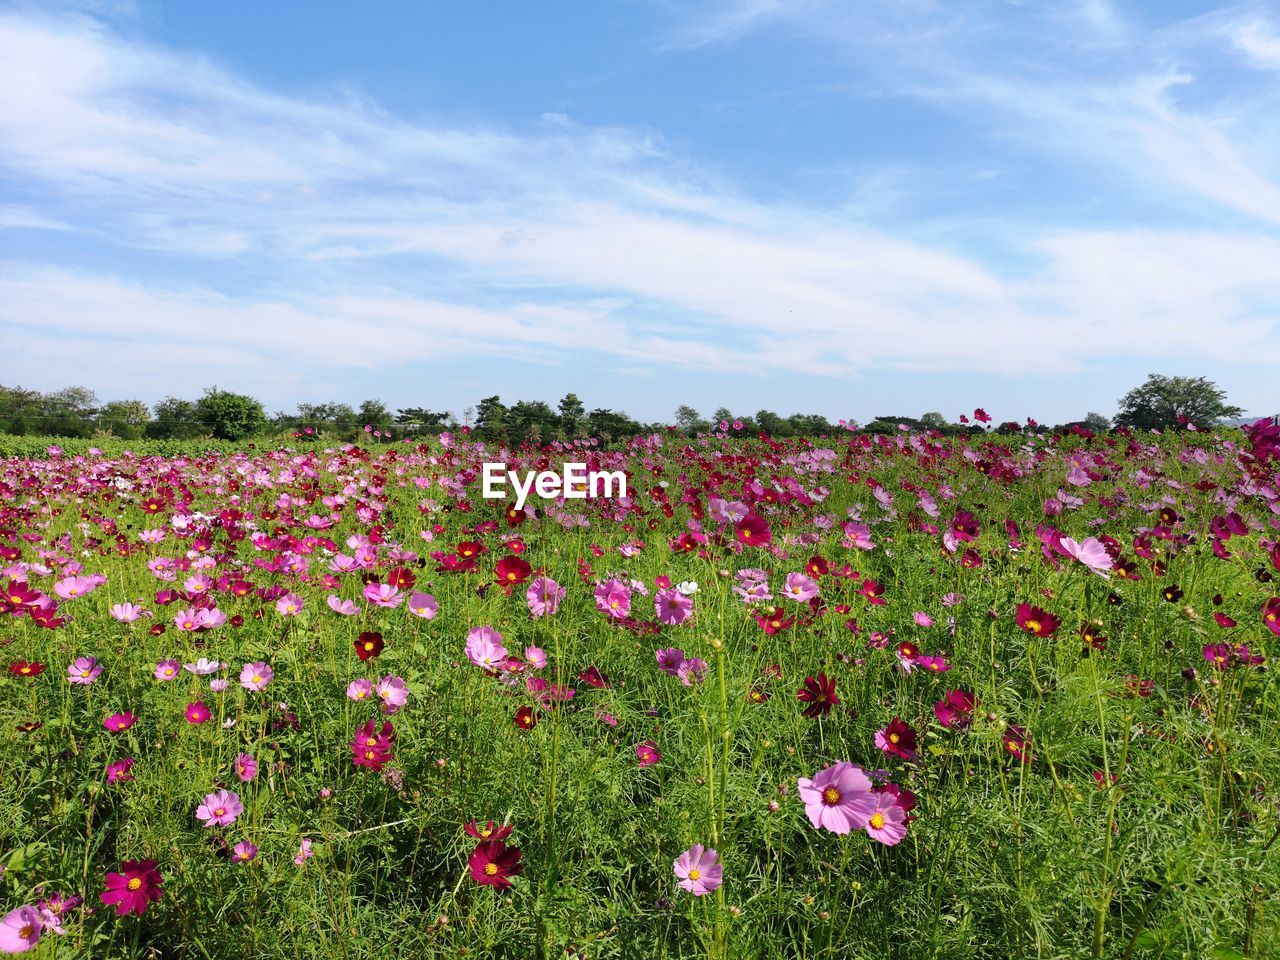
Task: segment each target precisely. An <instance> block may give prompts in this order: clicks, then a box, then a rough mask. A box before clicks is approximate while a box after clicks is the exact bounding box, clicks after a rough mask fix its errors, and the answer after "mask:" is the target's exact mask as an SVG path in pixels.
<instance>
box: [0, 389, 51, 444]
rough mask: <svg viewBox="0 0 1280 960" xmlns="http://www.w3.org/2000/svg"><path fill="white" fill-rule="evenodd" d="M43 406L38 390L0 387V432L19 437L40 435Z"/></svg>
mask: <svg viewBox="0 0 1280 960" xmlns="http://www.w3.org/2000/svg"><path fill="white" fill-rule="evenodd" d="M43 405H44V394H42V393H41V392H40V391H39V390H27V389H24V388H23V387H5V386H0V431H3V432H4V433H12V434H17V435H19V436H21V435H23V434H29V433H41V432H42V430H41V426H40V424H41V422H42V415H43V410H42V408H43Z"/></svg>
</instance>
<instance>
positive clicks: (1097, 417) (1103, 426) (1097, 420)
mask: <svg viewBox="0 0 1280 960" xmlns="http://www.w3.org/2000/svg"><path fill="white" fill-rule="evenodd" d="M1082 423H1083V424H1084V426H1085V428H1086V429H1088V430H1092V431H1093V432H1094V433H1102V432H1103V431H1104V430H1110V429H1111V421H1110V420H1108V419H1107V418H1106V417H1104V416H1103V415H1102V414H1100V413H1094V412H1093V411H1092V410H1090V411H1089V412H1088V413H1086V414H1085V415H1084V420H1083V421H1082Z"/></svg>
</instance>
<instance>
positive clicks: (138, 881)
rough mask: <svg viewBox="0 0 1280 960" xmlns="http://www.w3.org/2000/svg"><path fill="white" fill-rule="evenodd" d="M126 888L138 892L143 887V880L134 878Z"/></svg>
mask: <svg viewBox="0 0 1280 960" xmlns="http://www.w3.org/2000/svg"><path fill="white" fill-rule="evenodd" d="M126 886H127V887H128V888H129V889H130V890H137V889H138V888H139V887H141V886H142V878H141V877H134V878H133V879H132V880H130V881H129V882H128V883H127V884H126Z"/></svg>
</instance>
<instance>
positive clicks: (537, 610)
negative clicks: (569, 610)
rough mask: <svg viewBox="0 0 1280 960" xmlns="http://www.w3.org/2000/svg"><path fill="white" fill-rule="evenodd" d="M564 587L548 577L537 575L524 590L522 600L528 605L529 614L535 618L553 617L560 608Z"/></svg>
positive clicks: (563, 596)
mask: <svg viewBox="0 0 1280 960" xmlns="http://www.w3.org/2000/svg"><path fill="white" fill-rule="evenodd" d="M565 593H566V591H565V588H564V587H562V586H560V584H558V583H556V582H555V581H554V580H552V579H551V578H550V577H537V578H536V579H534V580H533V581H532V582H531V583H530V584H529V589H528V590H526V591H525V594H524V602H525V603H526V604H528V606H529V615H530V616H532V617H533V619H535V620H537V619H539V618H541V617H553V616H555V614H556V611H557V610H559V609H560V602H561V601H562V600H564V598H565Z"/></svg>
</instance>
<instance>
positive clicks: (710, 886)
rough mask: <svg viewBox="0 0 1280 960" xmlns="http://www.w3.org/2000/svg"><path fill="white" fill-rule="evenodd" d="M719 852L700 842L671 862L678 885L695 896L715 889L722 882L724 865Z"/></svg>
mask: <svg viewBox="0 0 1280 960" xmlns="http://www.w3.org/2000/svg"><path fill="white" fill-rule="evenodd" d="M718 860H719V854H717V853H716V852H715V851H714V850H712V849H710V848H709V847H703V846H702V844H700V843H698V844H694V845H693V846H692V847H690V848H689V849H688V850H686V851H685V852H684V853H682V854H680V856H679V857H677V858H676V860H675V862H674V863H672V867H673V868H674V869H675V874H676V878H677V879H678V880H679V881H680V886H681V887H683V888H684V889H685V890H688V891H689V892H690V893H692V894H693V895H694V896H695V897H701V896H703V895H704V894H708V893H711V892H713V891H714V890H716V889H717V888H718V887H719V886H720V884H722V883H723V882H724V867H723V866H721V865H720V863H718V862H717V861H718Z"/></svg>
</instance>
